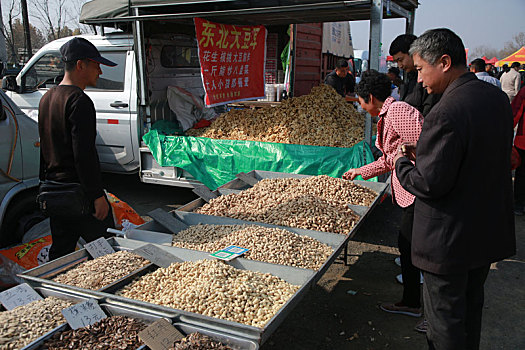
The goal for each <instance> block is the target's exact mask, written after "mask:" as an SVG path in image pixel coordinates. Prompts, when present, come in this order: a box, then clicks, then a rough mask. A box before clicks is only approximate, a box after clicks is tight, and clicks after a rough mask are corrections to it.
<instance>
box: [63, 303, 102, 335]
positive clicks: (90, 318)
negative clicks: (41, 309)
mask: <svg viewBox="0 0 525 350" xmlns="http://www.w3.org/2000/svg"><path fill="white" fill-rule="evenodd" d="M62 315H64V317H65V319H66V321H67V323H69V325H70V326H71V328H73V329H79V328H83V327H87V326H91V325H92V324H94V323H97V322H98V321H100V320H102V319H104V318H106V317H107V316H106V314H105V313H104V311H102V309H101V308H100V306H99V305H98V303H97V301H96V300H95V299H89V300H86V301H84V302H82V303H79V304H75V305H73V306H70V307H68V308H65V309H63V310H62Z"/></svg>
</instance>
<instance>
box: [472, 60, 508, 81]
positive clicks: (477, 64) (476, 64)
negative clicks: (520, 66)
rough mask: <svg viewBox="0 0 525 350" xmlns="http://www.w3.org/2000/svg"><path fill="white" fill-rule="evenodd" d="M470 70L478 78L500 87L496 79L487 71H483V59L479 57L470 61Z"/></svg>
mask: <svg viewBox="0 0 525 350" xmlns="http://www.w3.org/2000/svg"><path fill="white" fill-rule="evenodd" d="M470 71H471V72H472V73H474V74H476V77H478V79H479V80H483V81H486V82H487V83H490V84H492V85H494V86H496V87H498V88H499V89H501V83H500V81H499V80H498V79H496V78H494V77H491V76H490V75H489V73H487V72H486V71H485V61H484V60H482V59H481V58H476V59H475V60H474V61H472V62H470Z"/></svg>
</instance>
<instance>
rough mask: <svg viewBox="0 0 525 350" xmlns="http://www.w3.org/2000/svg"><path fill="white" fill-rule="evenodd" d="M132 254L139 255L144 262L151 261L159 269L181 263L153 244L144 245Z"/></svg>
mask: <svg viewBox="0 0 525 350" xmlns="http://www.w3.org/2000/svg"><path fill="white" fill-rule="evenodd" d="M133 253H135V254H137V255H140V256H141V257H143V258H144V259H146V260H149V261H151V262H152V263H154V264H155V265H157V266H160V267H169V266H170V265H171V264H173V263H175V262H183V260H181V259H179V258H177V257H176V256H175V255H172V254H170V253H168V252H167V251H165V250H164V249H161V248H159V247H157V246H154V245H153V244H146V245H144V246H142V247H140V248H137V249H135V250H134V251H133Z"/></svg>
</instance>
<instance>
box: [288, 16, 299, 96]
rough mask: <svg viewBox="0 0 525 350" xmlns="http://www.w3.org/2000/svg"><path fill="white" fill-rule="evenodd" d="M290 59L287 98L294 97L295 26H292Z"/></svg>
mask: <svg viewBox="0 0 525 350" xmlns="http://www.w3.org/2000/svg"><path fill="white" fill-rule="evenodd" d="M291 39H292V47H291V48H292V57H291V60H292V61H291V62H290V91H288V96H289V97H294V96H295V91H294V90H295V63H296V57H297V24H292V38H291Z"/></svg>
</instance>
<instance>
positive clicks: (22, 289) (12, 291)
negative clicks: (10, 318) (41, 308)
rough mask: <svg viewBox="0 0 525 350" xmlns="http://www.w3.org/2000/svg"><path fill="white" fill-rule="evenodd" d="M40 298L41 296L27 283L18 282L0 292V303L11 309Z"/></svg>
mask: <svg viewBox="0 0 525 350" xmlns="http://www.w3.org/2000/svg"><path fill="white" fill-rule="evenodd" d="M42 299H43V298H42V297H41V296H40V295H39V294H38V293H37V292H35V290H34V289H33V288H31V287H30V286H29V284H27V283H22V284H19V285H18V286H16V287H13V288H9V289H8V290H5V291H3V292H2V293H0V303H2V305H4V307H5V308H6V309H7V310H13V309H14V308H15V307H18V306H22V305H25V304H29V303H30V302H32V301H35V300H42Z"/></svg>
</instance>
